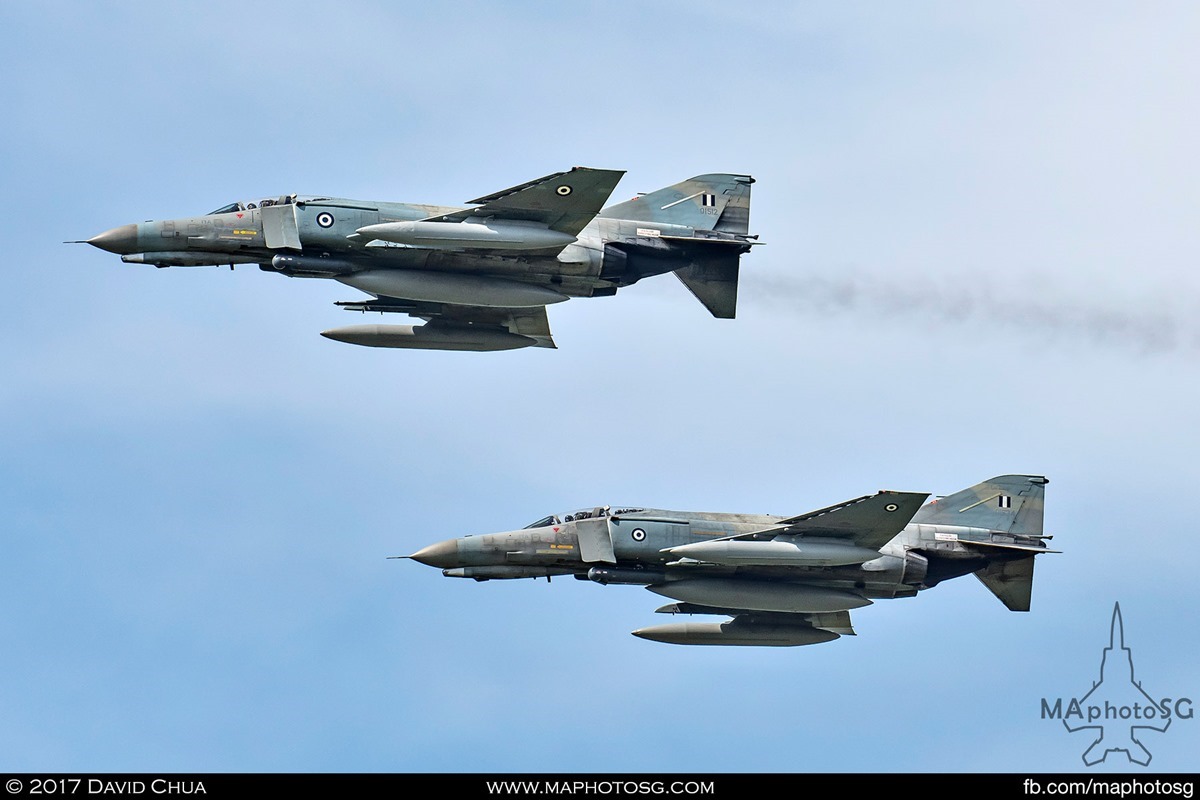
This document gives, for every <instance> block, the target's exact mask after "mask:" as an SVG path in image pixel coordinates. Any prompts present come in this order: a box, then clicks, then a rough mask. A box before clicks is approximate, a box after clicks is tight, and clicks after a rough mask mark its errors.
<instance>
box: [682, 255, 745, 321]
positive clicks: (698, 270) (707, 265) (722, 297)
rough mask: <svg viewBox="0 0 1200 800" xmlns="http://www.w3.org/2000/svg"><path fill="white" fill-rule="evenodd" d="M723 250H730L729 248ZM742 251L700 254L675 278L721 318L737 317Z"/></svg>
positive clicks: (710, 311) (712, 312) (714, 314)
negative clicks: (739, 269)
mask: <svg viewBox="0 0 1200 800" xmlns="http://www.w3.org/2000/svg"><path fill="white" fill-rule="evenodd" d="M708 246H709V247H711V245H708ZM721 249H725V250H728V248H727V247H722V248H721ZM740 252H741V251H739V250H735V251H732V252H725V253H711V254H708V253H704V254H697V255H696V256H695V257H693V258H692V260H691V263H690V264H688V265H687V266H686V267H680V268H679V269H677V270H675V277H677V278H679V280H680V281H682V282H683V285H684V286H686V287H687V288H688V290H689V291H690V292H691V293H692V294H694V295H695V296H696V299H697V300H699V301H700V302H701V303H702V304H703V305H704V307H705V308H707V309H708V311H709V313H710V314H712V315H713V316H714V317H716V318H717V319H733V318H734V317H735V316H737V291H738V267H739V259H740Z"/></svg>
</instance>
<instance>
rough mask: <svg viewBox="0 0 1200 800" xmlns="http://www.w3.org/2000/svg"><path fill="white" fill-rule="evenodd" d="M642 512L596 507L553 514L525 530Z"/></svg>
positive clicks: (533, 523) (635, 509)
mask: <svg viewBox="0 0 1200 800" xmlns="http://www.w3.org/2000/svg"><path fill="white" fill-rule="evenodd" d="M642 510H644V509H641V508H618V509H617V510H616V511H613V510H612V506H596V507H594V508H584V509H581V510H579V511H572V512H571V513H570V514H563V515H561V516H559V515H558V514H551V515H550V516H548V517H542V518H541V519H539V520H538V521H537V522H531V523H530V524H528V525H526V526H525V529H529V528H546V527H549V526H550V525H561V524H562V523H564V522H575V521H576V520H581V519H591V518H592V517H609V516H615V515H617V514H631V513H633V512H636V511H642Z"/></svg>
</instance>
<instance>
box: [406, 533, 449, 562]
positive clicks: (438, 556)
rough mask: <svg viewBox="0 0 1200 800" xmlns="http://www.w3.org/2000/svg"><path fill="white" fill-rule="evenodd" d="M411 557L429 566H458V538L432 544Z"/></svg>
mask: <svg viewBox="0 0 1200 800" xmlns="http://www.w3.org/2000/svg"><path fill="white" fill-rule="evenodd" d="M409 558H411V559H412V560H413V561H420V562H421V563H422V564H425V565H426V566H429V567H440V568H442V569H449V568H450V567H457V566H459V563H458V540H457V539H447V540H446V541H444V542H438V543H437V544H431V545H429V546H428V547H423V548H421V549H420V550H418V551H417V552H415V553H413V554H412V555H411V556H409Z"/></svg>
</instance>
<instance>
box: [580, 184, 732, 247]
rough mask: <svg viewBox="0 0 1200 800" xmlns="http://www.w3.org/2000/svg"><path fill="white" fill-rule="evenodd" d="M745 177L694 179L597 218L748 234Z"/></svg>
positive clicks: (661, 190)
mask: <svg viewBox="0 0 1200 800" xmlns="http://www.w3.org/2000/svg"><path fill="white" fill-rule="evenodd" d="M752 183H754V178H751V177H750V176H749V175H728V174H724V173H714V174H711V175H697V176H696V177H694V178H689V179H688V180H686V181H683V182H682V183H677V184H675V185H674V186H668V187H667V188H665V189H659V190H658V191H657V192H650V193H649V194H644V195H641V196H639V197H635V198H634V199H632V200H628V201H626V202H624V203H617V204H616V205H615V206H609V207H608V208H606V209H604V210H603V211H601V212H600V214H599V216H601V217H607V218H609V219H629V220H637V221H639V222H660V223H667V224H671V225H686V226H688V227H689V228H695V229H696V230H705V231H711V230H716V231H725V232H728V233H740V234H746V233H749V231H750V184H752Z"/></svg>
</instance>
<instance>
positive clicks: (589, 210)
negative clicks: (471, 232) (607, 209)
mask: <svg viewBox="0 0 1200 800" xmlns="http://www.w3.org/2000/svg"><path fill="white" fill-rule="evenodd" d="M624 174H625V171H624V170H615V169H590V168H588V167H575V168H573V169H571V170H570V171H568V172H555V173H553V174H552V175H547V176H546V177H544V178H538V179H537V180H535V181H530V182H529V183H522V184H521V185H520V186H514V187H512V188H511V189H505V190H503V191H500V192H496V193H495V194H489V195H487V196H485V197H479V198H476V199H474V200H470V201H468V202H469V203H471V204H472V205H477V207H476V208H466V209H463V210H461V211H455V212H453V213H451V214H443V215H442V216H438V217H429V218H428V219H425V220H422V222H463V221H464V220H467V219H469V218H472V217H476V218H486V217H492V218H495V219H502V220H518V221H522V222H536V223H538V224H541V225H545V226H546V227H547V228H549V229H550V230H552V231H560V232H561V233H566V234H570V235H571V236H577V235H579V232H580V231H581V230H583V229H584V228H585V227H586V226H587V224H588V223H589V222H591V221H592V218H593V217H595V216H596V214H598V213H600V209H601V208H603V207H604V204H605V203H606V202H607V201H608V197H609V195H611V194H612V191H613V189H614V188H616V186H617V182H618V181H620V180H621V176H622V175H624Z"/></svg>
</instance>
